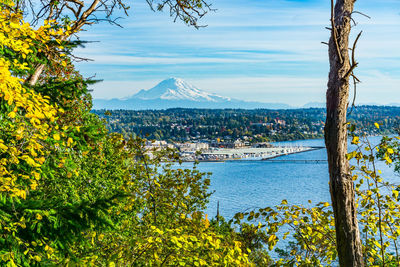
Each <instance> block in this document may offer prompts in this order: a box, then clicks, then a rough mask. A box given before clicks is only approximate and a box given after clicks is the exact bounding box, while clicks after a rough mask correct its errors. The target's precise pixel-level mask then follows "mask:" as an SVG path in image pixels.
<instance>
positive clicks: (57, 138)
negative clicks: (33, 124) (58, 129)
mask: <svg viewBox="0 0 400 267" xmlns="http://www.w3.org/2000/svg"><path fill="white" fill-rule="evenodd" d="M53 138H54V140H56V141H58V140H60V135H59V134H58V133H56V134H53Z"/></svg>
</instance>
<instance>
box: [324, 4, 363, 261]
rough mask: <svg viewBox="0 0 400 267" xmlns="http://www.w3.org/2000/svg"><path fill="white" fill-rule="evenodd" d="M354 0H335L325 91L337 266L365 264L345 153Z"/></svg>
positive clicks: (326, 133) (327, 146)
mask: <svg viewBox="0 0 400 267" xmlns="http://www.w3.org/2000/svg"><path fill="white" fill-rule="evenodd" d="M354 2H355V0H337V1H336V5H335V7H334V9H333V0H332V30H331V32H332V34H331V38H330V40H329V62H330V72H329V82H328V90H327V93H326V111H327V114H326V124H325V145H326V148H327V152H328V164H329V177H330V192H331V198H332V206H333V211H334V215H335V225H336V246H337V252H338V256H339V263H340V266H343V267H348V266H364V263H363V255H362V246H361V240H360V232H359V229H358V222H357V217H356V214H357V211H356V206H355V197H354V184H353V180H352V176H351V172H350V167H349V162H348V160H347V159H346V153H347V125H346V122H347V120H346V115H347V114H346V113H347V106H348V97H349V76H350V73H351V71H352V70H351V66H350V62H349V52H348V47H349V35H350V30H351V25H350V23H351V14H352V12H353V6H354Z"/></svg>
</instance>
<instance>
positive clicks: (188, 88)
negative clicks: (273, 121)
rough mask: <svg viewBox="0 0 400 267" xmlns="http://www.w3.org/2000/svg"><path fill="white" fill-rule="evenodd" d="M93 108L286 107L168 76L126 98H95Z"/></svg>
mask: <svg viewBox="0 0 400 267" xmlns="http://www.w3.org/2000/svg"><path fill="white" fill-rule="evenodd" d="M93 108H94V109H128V110H140V109H167V108H211V109H223V108H243V109H254V108H269V109H287V108H291V107H290V106H289V105H286V104H280V103H260V102H248V101H242V100H238V99H231V98H229V97H223V96H219V95H216V94H212V93H207V92H205V91H202V90H200V89H199V88H197V87H195V86H193V85H191V84H189V83H187V82H185V81H184V80H182V79H179V78H169V79H166V80H164V81H162V82H160V83H159V84H157V85H156V86H155V87H153V88H151V89H149V90H141V91H139V92H138V93H136V94H134V95H133V96H131V97H128V98H124V99H117V98H114V99H109V100H107V99H94V100H93Z"/></svg>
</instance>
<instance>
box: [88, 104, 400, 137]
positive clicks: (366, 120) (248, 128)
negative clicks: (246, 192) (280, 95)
mask: <svg viewBox="0 0 400 267" xmlns="http://www.w3.org/2000/svg"><path fill="white" fill-rule="evenodd" d="M93 112H94V113H95V114H97V115H99V116H100V117H102V118H105V119H106V120H107V127H108V128H109V129H110V130H111V131H115V132H119V133H122V134H123V135H125V136H129V135H134V136H140V137H147V138H150V139H156V140H171V141H189V140H208V141H211V140H215V139H216V138H220V139H237V138H242V139H246V140H250V141H252V142H261V141H281V140H297V139H309V138H322V136H323V128H324V122H325V116H326V113H325V109H322V108H308V109H282V110H268V109H254V110H245V109H179V108H176V109H167V110H142V111H134V110H113V111H107V112H106V111H105V110H95V111H93ZM349 121H350V122H354V123H355V124H356V125H357V126H358V127H359V129H360V130H362V131H365V132H367V133H368V134H392V133H395V131H396V129H398V127H399V125H400V107H385V106H359V107H357V108H355V109H353V111H352V113H351V115H350V117H349ZM373 122H378V123H379V124H380V125H381V127H380V128H379V129H376V128H375V127H374V123H373Z"/></svg>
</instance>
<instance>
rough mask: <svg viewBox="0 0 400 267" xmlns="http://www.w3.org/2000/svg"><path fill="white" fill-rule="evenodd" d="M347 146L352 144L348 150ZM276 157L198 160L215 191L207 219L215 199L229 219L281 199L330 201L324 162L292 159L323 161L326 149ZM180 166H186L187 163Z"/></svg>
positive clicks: (389, 172)
mask: <svg viewBox="0 0 400 267" xmlns="http://www.w3.org/2000/svg"><path fill="white" fill-rule="evenodd" d="M371 140H372V141H375V142H378V141H379V137H373V138H372V139H371ZM277 145H289V146H290V145H293V146H298V145H302V146H324V141H323V140H322V139H317V140H301V141H290V142H279V143H277ZM351 149H352V147H350V148H349V151H351ZM276 159H279V162H273V161H255V160H254V161H251V160H243V161H226V162H201V163H199V165H198V169H199V170H201V171H203V172H211V173H212V175H211V186H210V190H212V191H215V192H214V194H213V195H212V196H211V198H210V202H209V204H208V208H207V210H206V212H207V213H208V214H209V218H212V217H214V216H216V214H217V203H218V202H219V211H220V214H221V215H222V216H224V217H225V218H226V219H230V218H232V217H233V215H234V214H235V213H237V212H243V211H246V210H249V209H253V208H264V207H267V206H274V205H278V204H280V203H281V201H282V200H283V199H286V200H288V202H289V204H297V205H305V206H309V205H310V204H309V203H308V200H311V201H312V203H313V204H315V203H317V202H322V201H324V202H325V201H327V202H330V194H329V186H328V181H329V174H328V163H327V162H326V161H322V162H321V161H320V162H318V163H316V162H308V163H305V162H296V160H326V159H327V156H326V149H319V150H313V151H307V152H303V153H298V154H292V155H287V156H282V157H279V158H276ZM283 160H288V162H284V161H283ZM290 160H295V161H290ZM184 165H187V166H188V167H189V165H190V163H185V164H184ZM379 169H381V170H383V172H384V174H385V175H386V176H388V177H389V179H390V180H393V179H395V180H398V181H399V179H398V177H397V176H396V175H395V174H394V173H393V171H392V170H391V169H389V168H388V167H387V166H385V164H383V163H380V164H379Z"/></svg>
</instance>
